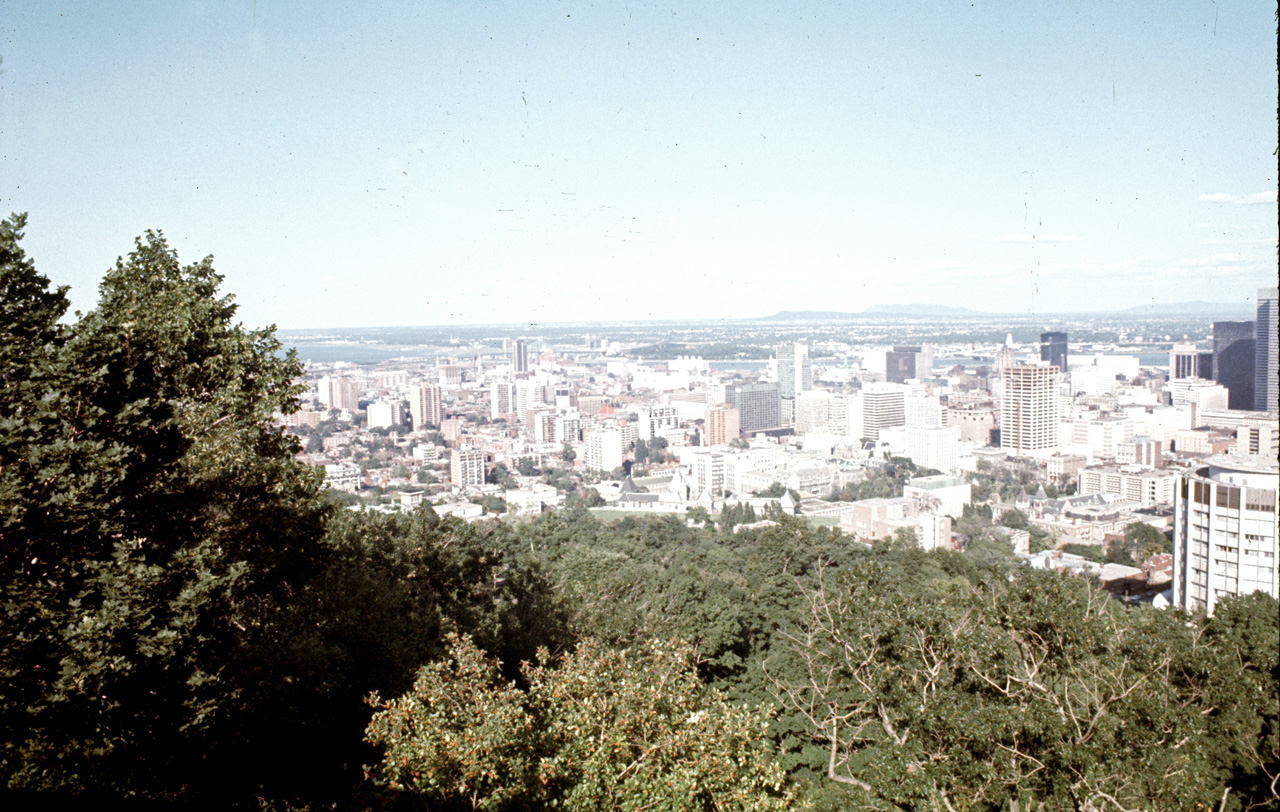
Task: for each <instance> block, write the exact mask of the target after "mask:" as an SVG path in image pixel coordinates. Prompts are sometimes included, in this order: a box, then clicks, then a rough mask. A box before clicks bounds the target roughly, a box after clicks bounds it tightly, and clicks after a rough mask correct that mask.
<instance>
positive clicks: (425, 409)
mask: <svg viewBox="0 0 1280 812" xmlns="http://www.w3.org/2000/svg"><path fill="white" fill-rule="evenodd" d="M409 414H410V415H411V416H412V417H413V430H414V431H422V430H424V429H426V428H427V427H428V426H435V427H439V425H440V423H441V421H442V420H444V411H443V404H442V402H441V396H440V387H438V386H436V385H435V384H430V383H424V384H419V385H418V386H415V387H414V388H413V398H412V399H411V400H410V401H409Z"/></svg>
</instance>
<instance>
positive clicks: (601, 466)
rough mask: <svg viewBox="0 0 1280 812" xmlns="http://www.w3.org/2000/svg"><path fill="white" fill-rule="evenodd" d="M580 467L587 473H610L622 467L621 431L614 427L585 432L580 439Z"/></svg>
mask: <svg viewBox="0 0 1280 812" xmlns="http://www.w3.org/2000/svg"><path fill="white" fill-rule="evenodd" d="M582 440H583V449H582V467H583V468H586V469H587V470H589V471H606V472H607V471H612V470H613V469H614V468H618V467H620V466H621V465H622V441H623V436H622V430H621V429H619V428H616V427H611V428H598V429H592V430H591V431H588V432H585V433H584V436H583V438H582Z"/></svg>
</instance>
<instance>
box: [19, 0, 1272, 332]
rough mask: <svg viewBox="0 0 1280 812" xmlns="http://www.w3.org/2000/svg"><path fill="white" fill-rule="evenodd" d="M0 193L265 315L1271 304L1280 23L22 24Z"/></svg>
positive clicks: (52, 252) (52, 254) (416, 320)
mask: <svg viewBox="0 0 1280 812" xmlns="http://www.w3.org/2000/svg"><path fill="white" fill-rule="evenodd" d="M0 27H2V28H3V29H4V32H5V38H4V40H3V46H2V50H0V57H3V60H4V61H3V64H0V93H2V94H3V95H2V97H0V98H3V103H4V109H5V127H4V128H3V131H2V132H0V147H2V149H0V155H2V157H0V166H3V168H4V169H3V172H0V201H2V203H3V205H4V207H5V209H6V210H5V212H4V214H8V213H9V212H10V211H27V212H28V213H29V214H30V223H29V225H28V227H27V229H26V233H27V238H26V240H25V242H24V247H25V248H26V250H27V252H28V254H29V255H30V256H32V257H33V259H34V260H35V262H36V263H37V267H38V268H39V270H40V271H41V272H42V273H44V274H45V275H47V276H48V277H49V278H50V279H51V281H52V282H53V283H54V284H69V285H71V286H72V290H71V299H72V305H73V308H74V309H79V310H88V309H90V308H92V307H93V306H94V302H95V300H96V286H97V282H98V280H99V279H100V277H101V275H102V273H104V272H105V271H106V270H107V269H108V268H109V267H110V266H111V265H112V264H113V262H114V259H115V257H116V256H117V255H121V254H124V253H127V252H128V251H129V250H130V248H131V246H132V241H133V239H134V237H136V236H138V235H140V234H142V233H143V232H144V231H145V230H146V229H152V228H154V229H160V230H163V231H164V232H165V234H166V236H167V238H168V239H169V241H170V243H171V245H172V246H173V247H174V248H175V249H176V250H177V251H178V252H179V255H180V257H181V259H182V261H183V262H184V263H185V262H195V261H198V260H199V259H200V258H202V257H204V256H205V255H208V254H213V255H214V258H215V267H216V268H217V269H218V270H219V271H220V272H221V273H223V274H224V275H225V276H226V282H225V283H224V286H223V291H224V292H225V293H231V294H233V295H235V296H236V297H237V301H238V302H239V304H240V305H241V311H240V316H241V318H242V319H243V320H244V321H245V322H246V323H248V324H250V325H253V326H258V325H264V324H267V323H276V324H278V325H280V326H281V327H282V328H293V329H303V328H313V327H317V328H318V327H356V326H361V325H371V324H386V325H408V324H422V325H427V324H433V325H450V324H460V325H461V324H484V323H519V322H573V321H609V320H627V319H633V318H638V319H688V318H708V319H716V318H734V317H751V316H767V315H770V314H772V313H775V312H778V311H780V310H839V311H848V312H856V311H861V310H862V309H864V308H865V307H867V306H869V305H876V304H899V303H920V304H926V303H943V302H945V303H946V304H949V305H954V306H963V307H969V308H971V309H975V310H980V311H987V312H996V313H1008V314H1010V315H1014V314H1017V315H1035V314H1037V313H1045V314H1049V313H1061V312H1091V311H1107V310H1116V309H1122V308H1123V307H1126V306H1132V305H1139V304H1147V303H1153V302H1154V303H1171V302H1178V301H1185V300H1209V301H1216V302H1224V303H1225V302H1248V303H1253V302H1254V301H1255V296H1256V292H1257V289H1258V288H1262V287H1269V286H1272V285H1274V281H1275V274H1276V191H1275V190H1276V165H1275V160H1274V150H1275V149H1276V119H1275V116H1276V111H1275V99H1276V95H1277V90H1276V73H1275V64H1276V50H1275V49H1276V43H1275V21H1274V18H1273V9H1270V8H1263V7H1260V6H1254V5H1249V4H1239V3H1219V4H1213V3H1180V4H1173V5H1169V4H1155V3H1142V4H1133V5H1126V6H1123V7H1112V6H1106V5H1103V4H1100V3H1090V4H1085V5H1080V6H1074V7H1071V8H1069V9H1066V8H1064V9H1061V10H1057V9H1054V10H1046V9H1040V8H1025V9H1024V8H1014V9H996V8H994V7H990V6H987V5H985V4H972V5H971V4H967V3H966V4H954V5H947V6H941V7H931V8H929V9H927V10H926V9H910V8H904V7H900V6H898V5H896V4H883V5H861V6H858V7H852V6H849V7H829V6H827V5H825V4H794V5H792V6H789V7H787V8H785V9H781V10H779V9H776V8H773V7H766V6H763V5H759V4H748V5H734V6H732V7H730V6H727V5H720V4H710V5H707V6H700V7H697V8H692V9H686V8H681V7H673V6H667V5H656V4H641V5H628V6H624V7H620V8H617V9H602V8H597V7H593V6H590V5H579V4H574V3H558V4H549V3H539V4H534V5H532V6H527V7H521V8H518V9H511V10H500V9H496V8H489V7H485V6H482V5H479V4H477V5H468V6H467V7H465V8H449V7H443V8H436V9H424V8H418V7H410V6H404V7H400V8H395V9H376V10H362V12H361V14H359V15H354V14H352V13H351V12H347V11H342V10H338V9H321V10H316V11H312V10H311V9H310V7H307V6H302V5H300V4H292V3H274V4H267V3H242V4H237V5H235V6H227V7H214V6H205V5H203V4H200V3H189V4H185V5H183V6H181V7H173V8H169V7H165V8H160V9H153V8H134V7H130V6H119V7H101V6H87V5H84V6H82V5H78V4H63V5H57V4H37V3H24V2H16V3H11V4H6V7H5V12H4V15H3V17H2V18H0Z"/></svg>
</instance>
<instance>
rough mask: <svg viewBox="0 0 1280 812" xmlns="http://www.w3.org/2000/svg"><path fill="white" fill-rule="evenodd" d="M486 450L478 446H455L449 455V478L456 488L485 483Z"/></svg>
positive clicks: (477, 485)
mask: <svg viewBox="0 0 1280 812" xmlns="http://www.w3.org/2000/svg"><path fill="white" fill-rule="evenodd" d="M484 474H485V467H484V452H483V451H481V450H480V449H478V448H455V449H454V450H453V452H452V453H451V454H450V455H449V480H450V482H452V483H453V486H454V487H455V488H469V487H479V486H480V485H483V484H484Z"/></svg>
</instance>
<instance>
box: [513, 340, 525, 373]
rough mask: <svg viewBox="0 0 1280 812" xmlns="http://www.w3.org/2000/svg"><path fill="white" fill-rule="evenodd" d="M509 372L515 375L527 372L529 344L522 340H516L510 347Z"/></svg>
mask: <svg viewBox="0 0 1280 812" xmlns="http://www.w3.org/2000/svg"><path fill="white" fill-rule="evenodd" d="M511 370H512V372H514V373H516V374H517V375H519V374H520V373H522V372H528V371H529V342H527V341H525V340H524V339H523V338H518V339H516V343H515V344H514V345H513V346H512V347H511Z"/></svg>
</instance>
